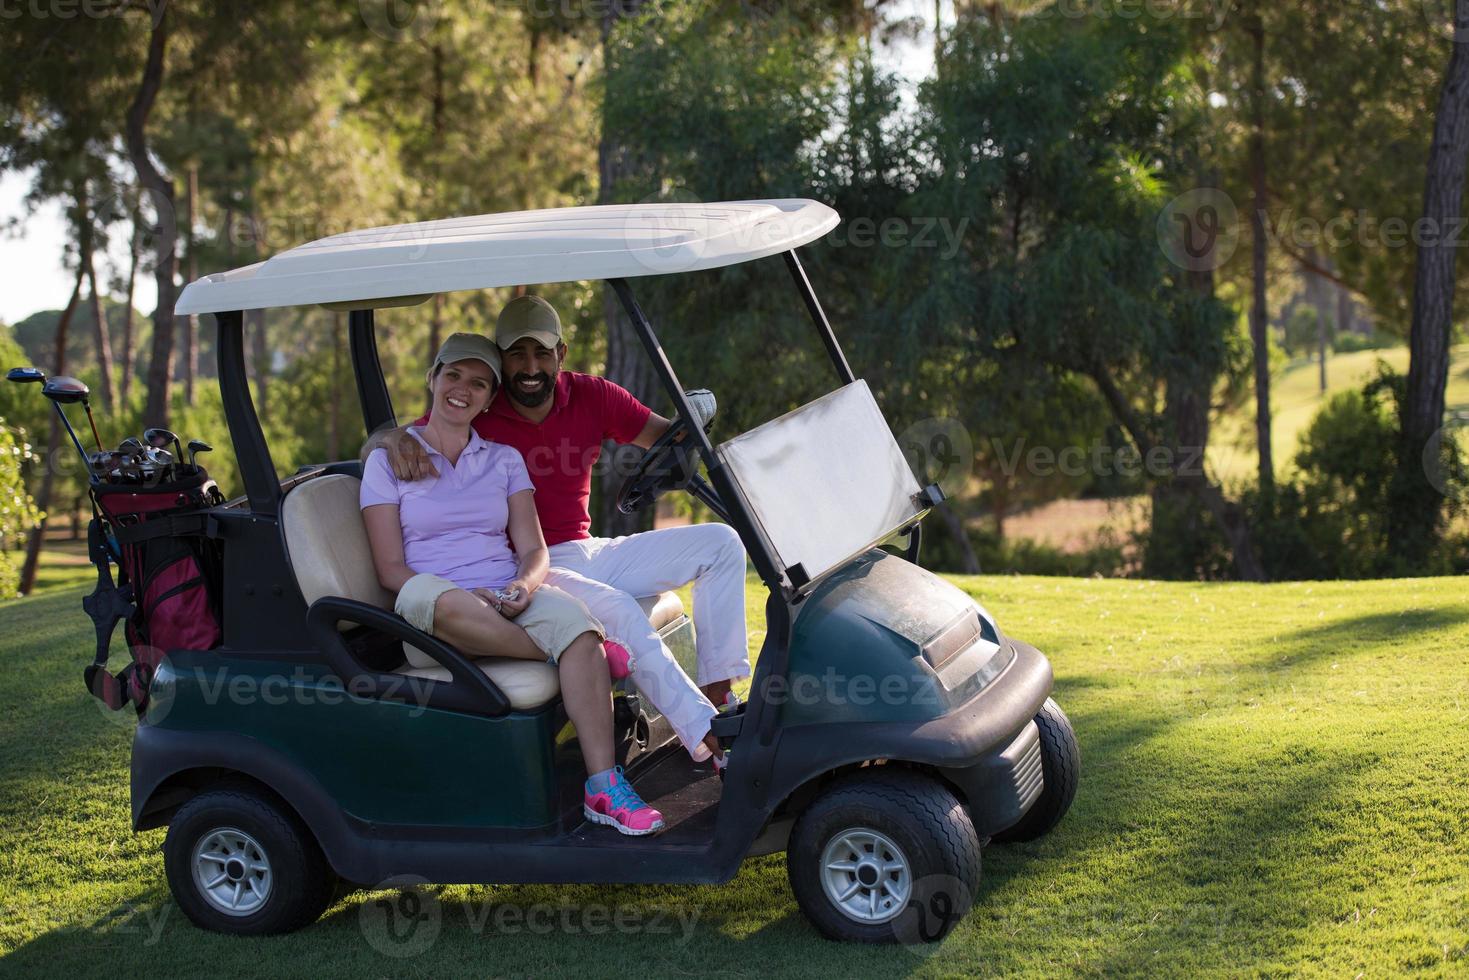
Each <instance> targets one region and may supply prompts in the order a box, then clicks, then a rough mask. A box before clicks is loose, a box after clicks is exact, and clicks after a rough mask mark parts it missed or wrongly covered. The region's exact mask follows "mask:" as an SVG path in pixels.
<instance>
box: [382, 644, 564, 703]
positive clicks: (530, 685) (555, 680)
mask: <svg viewBox="0 0 1469 980" xmlns="http://www.w3.org/2000/svg"><path fill="white" fill-rule="evenodd" d="M471 663H473V664H474V665H475V666H476V667H478V668H479V669H480V670H482V671H484V674H485V676H486V677H488V678H489V679H490V680H492V681H494V682H495V686H496V687H498V688H499V689H500V690H501V691H503V692H505V696H506V697H507V698H509V699H510V706H511V707H512V708H515V709H516V710H518V711H529V710H531V709H532V708H539V707H540V706H541V705H543V704H545V703H546V702H547V701H549V700H551V699H552V698H554V697H555V696H556V695H557V694H559V693H561V678H560V675H558V674H557V673H556V668H555V667H553V666H551V665H550V664H548V663H544V662H542V661H540V660H516V659H515V658H513V657H485V658H483V659H481V660H473V661H471ZM393 673H395V674H402V675H403V676H405V677H423V678H427V679H428V680H431V681H443V682H444V683H448V682H449V681H450V680H452V678H451V677H450V676H449V671H448V669H447V668H444V667H413V666H410V665H408V664H404V665H403V666H402V667H399V668H398V669H397V670H395V671H394V672H393Z"/></svg>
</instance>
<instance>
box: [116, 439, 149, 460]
mask: <svg viewBox="0 0 1469 980" xmlns="http://www.w3.org/2000/svg"><path fill="white" fill-rule="evenodd" d="M143 449H144V446H143V444H142V443H141V442H139V441H138V438H137V437H136V436H128V437H127V438H126V439H124V440H123V441H122V442H119V443H118V444H117V451H118V452H120V453H124V454H126V455H128V456H136V455H138V454H139V453H141V452H142V451H143Z"/></svg>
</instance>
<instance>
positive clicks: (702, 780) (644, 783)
mask: <svg viewBox="0 0 1469 980" xmlns="http://www.w3.org/2000/svg"><path fill="white" fill-rule="evenodd" d="M633 786H634V787H635V788H636V789H637V791H638V794H639V795H640V796H642V798H643V800H644V802H646V803H647V804H648V805H649V806H652V807H653V808H654V809H656V810H658V811H659V812H660V813H662V814H663V822H664V825H665V826H664V830H663V832H662V833H660V834H658V835H657V836H655V837H630V836H627V835H625V834H620V833H618V832H617V831H616V830H615V829H613V828H612V827H608V826H605V825H603V824H596V823H592V822H591V821H590V820H583V821H582V822H581V823H580V825H579V826H578V827H577V828H576V829H575V830H573V831H572V832H571V833H570V835H569V836H568V837H567V839H566V843H567V844H568V845H571V846H573V847H575V846H578V845H584V846H588V847H598V848H605V847H618V846H622V847H630V848H640V847H646V846H647V844H648V842H650V841H657V842H658V843H660V844H663V845H670V844H707V843H709V842H710V841H711V840H713V839H714V822H715V819H716V817H717V816H718V814H719V798H720V795H721V793H722V792H723V789H724V782H723V780H721V779H720V778H719V776H718V775H717V774H716V773H715V772H714V766H713V764H712V763H709V762H702V763H699V762H694V761H693V760H692V759H690V758H689V757H688V753H686V752H684V751H683V750H682V749H680V750H678V751H677V752H674V753H671V754H670V755H669V756H668V758H666V759H664V760H663V761H662V762H659V763H658V764H657V765H655V766H654V767H653V768H652V769H651V770H649V771H648V772H647V773H645V774H643V775H641V776H640V777H639V778H638V779H637V780H635V781H634V783H633Z"/></svg>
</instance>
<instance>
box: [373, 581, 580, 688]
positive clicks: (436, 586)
mask: <svg viewBox="0 0 1469 980" xmlns="http://www.w3.org/2000/svg"><path fill="white" fill-rule="evenodd" d="M457 588H459V586H457V585H455V584H454V583H453V582H450V581H449V580H448V579H446V578H440V577H439V576H437V575H415V576H413V577H412V578H411V579H409V580H408V581H407V582H405V583H404V585H403V588H402V589H401V590H400V591H399V592H398V599H397V601H396V602H394V603H393V611H394V612H396V613H397V614H398V615H399V616H402V617H403V618H404V619H406V620H408V622H409V623H410V624H411V625H413V626H414V627H416V628H418V629H421V630H423V631H424V632H425V633H427V634H429V635H430V636H433V635H434V607H435V606H436V605H438V602H439V597H440V596H442V595H443V594H444V593H445V592H451V591H453V590H454V589H457ZM510 622H512V623H514V624H515V625H516V626H519V627H520V628H521V629H523V630H525V631H526V632H527V633H528V634H530V638H531V642H532V643H534V644H535V645H536V646H538V647H540V648H541V649H542V650H544V651H545V652H546V659H547V660H548V661H549V662H550V663H553V664H554V663H555V662H556V660H557V658H558V657H560V656H561V654H562V652H563V651H564V650H565V649H566V648H567V647H569V646H571V641H572V640H575V639H576V638H577V637H578V636H581V635H582V634H583V633H588V632H590V633H596V634H597V636H598V637H600V638H602V639H606V637H607V631H606V630H604V629H603V628H602V624H601V623H599V622H598V621H597V619H596V617H595V616H593V615H592V614H591V613H590V612H588V611H587V607H586V606H585V605H583V604H582V602H581V600H580V599H573V598H572V597H571V596H569V595H567V594H566V593H565V592H562V591H561V590H560V589H558V588H556V587H555V586H550V585H543V586H541V587H540V588H539V589H536V591H535V592H533V593H531V597H530V605H529V606H527V607H526V608H525V612H523V613H521V614H520V615H519V616H516V617H515V618H514V619H512V620H510ZM404 652H405V653H406V654H407V656H408V663H409V664H411V665H412V666H414V667H437V666H438V665H439V662H438V661H437V660H435V659H433V658H432V657H430V656H428V655H427V654H425V653H422V652H421V651H419V650H417V649H415V648H413V647H411V646H406V645H405V647H404Z"/></svg>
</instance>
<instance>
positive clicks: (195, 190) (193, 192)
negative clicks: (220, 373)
mask: <svg viewBox="0 0 1469 980" xmlns="http://www.w3.org/2000/svg"><path fill="white" fill-rule="evenodd" d="M184 200H185V208H184V209H185V210H186V211H187V212H188V225H187V230H186V231H185V233H184V234H185V245H184V247H185V248H186V249H187V252H186V253H185V256H186V257H187V259H188V270H189V282H193V281H194V280H195V279H198V278H199V260H198V257H197V256H196V255H195V254H194V225H195V222H197V221H198V213H199V212H198V207H199V167H198V166H197V165H195V164H190V165H189V183H188V185H187V190H186V191H185V198H184ZM198 373H199V318H198V317H197V316H196V315H194V314H193V313H190V314H189V322H188V323H187V324H185V326H184V401H186V402H187V403H188V404H190V405H192V404H194V378H195V377H196V376H197V375H198Z"/></svg>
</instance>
